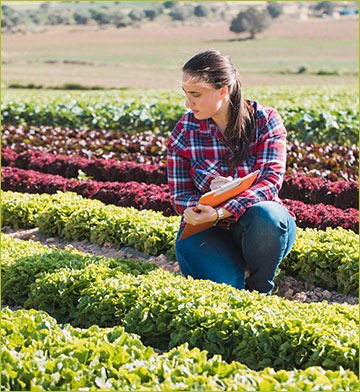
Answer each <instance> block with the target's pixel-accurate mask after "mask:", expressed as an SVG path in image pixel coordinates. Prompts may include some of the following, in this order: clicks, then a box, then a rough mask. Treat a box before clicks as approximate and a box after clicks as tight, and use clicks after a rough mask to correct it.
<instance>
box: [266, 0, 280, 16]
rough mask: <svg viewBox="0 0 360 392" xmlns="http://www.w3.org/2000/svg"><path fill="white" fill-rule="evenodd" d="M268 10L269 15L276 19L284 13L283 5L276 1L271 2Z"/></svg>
mask: <svg viewBox="0 0 360 392" xmlns="http://www.w3.org/2000/svg"><path fill="white" fill-rule="evenodd" d="M266 10H267V12H268V13H269V15H270V16H271V17H272V18H273V19H275V18H278V17H279V16H280V15H281V14H282V13H283V6H282V5H281V4H279V3H276V2H269V3H268V5H267V7H266Z"/></svg>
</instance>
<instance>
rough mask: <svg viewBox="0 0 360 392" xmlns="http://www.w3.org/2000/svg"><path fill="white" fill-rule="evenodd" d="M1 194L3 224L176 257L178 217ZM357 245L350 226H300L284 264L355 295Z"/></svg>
mask: <svg viewBox="0 0 360 392" xmlns="http://www.w3.org/2000/svg"><path fill="white" fill-rule="evenodd" d="M1 196H2V222H3V225H4V226H7V225H8V226H11V227H20V228H21V227H23V228H34V227H38V228H39V230H40V232H41V233H44V234H46V235H47V236H58V237H61V238H64V239H70V240H88V241H90V242H92V243H96V244H99V245H104V244H112V245H113V246H115V247H118V248H119V247H133V248H135V249H136V250H139V251H141V252H144V253H146V254H149V255H155V256H157V255H161V254H165V255H167V256H168V257H169V258H170V259H173V260H175V254H174V243H175V238H176V234H177V230H178V226H179V222H180V217H177V216H171V217H165V216H164V215H163V214H162V213H160V212H154V211H150V210H142V211H139V210H137V209H135V208H132V207H127V208H123V207H117V206H114V205H105V204H103V203H102V202H100V201H98V200H91V199H84V198H82V197H81V196H79V195H77V194H75V193H71V192H66V193H62V192H58V193H56V194H54V195H49V194H28V193H14V192H11V191H8V192H2V194H1ZM357 245H358V235H357V234H356V233H354V232H353V231H352V230H346V229H343V228H340V227H338V228H336V229H331V228H328V229H326V230H316V229H311V228H307V229H301V228H298V233H297V240H296V243H295V245H294V247H293V249H292V251H291V252H290V254H289V255H288V256H287V257H286V259H285V260H284V261H283V263H282V267H281V268H282V269H283V270H284V271H287V272H288V273H290V274H291V275H294V276H297V277H299V278H300V279H303V280H305V281H307V282H308V283H312V284H315V285H318V286H321V287H323V288H326V289H328V290H337V291H338V292H342V293H345V294H348V293H350V294H353V295H357V291H358V286H359V266H358V258H359V252H358V246H357ZM6 287H7V286H6ZM4 289H5V288H4ZM9 289H11V288H10V287H9ZM20 292H22V291H21V290H20ZM20 295H21V294H20Z"/></svg>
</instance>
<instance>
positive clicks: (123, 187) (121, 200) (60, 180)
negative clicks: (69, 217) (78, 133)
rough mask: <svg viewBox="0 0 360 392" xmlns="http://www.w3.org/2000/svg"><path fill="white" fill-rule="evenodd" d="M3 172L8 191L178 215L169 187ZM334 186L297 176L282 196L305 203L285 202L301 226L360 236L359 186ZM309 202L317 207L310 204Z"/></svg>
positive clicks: (11, 171)
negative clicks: (59, 195) (72, 194)
mask: <svg viewBox="0 0 360 392" xmlns="http://www.w3.org/2000/svg"><path fill="white" fill-rule="evenodd" d="M1 172H2V181H1V186H2V189H3V190H4V191H14V192H26V193H31V194H33V193H39V194H44V193H45V194H54V193H56V192H57V191H62V192H75V193H77V194H79V195H81V196H83V197H85V198H89V199H96V200H100V201H101V202H103V203H105V204H112V205H116V206H121V207H134V208H137V209H138V210H153V211H158V212H162V213H163V214H164V215H165V216H174V215H176V214H175V212H174V209H173V207H172V205H171V201H170V193H169V189H168V186H167V185H166V184H163V185H155V184H145V183H143V182H141V183H140V182H136V181H130V182H101V181H94V180H76V179H66V178H64V177H62V176H58V175H52V174H45V173H40V172H37V171H33V170H23V169H17V168H13V167H2V170H1ZM331 184H334V185H335V186H334V187H329V188H327V187H326V186H325V187H323V188H321V187H320V186H319V184H318V183H317V182H316V181H315V180H312V181H311V183H310V184H307V178H306V177H305V179H303V178H301V177H300V178H299V177H298V176H295V178H289V179H288V186H285V187H284V190H283V191H281V194H280V196H281V197H284V196H288V197H291V198H299V199H301V200H305V202H304V201H301V200H293V199H286V198H283V199H282V202H283V204H284V205H285V206H286V207H287V208H289V210H291V211H292V212H293V213H294V215H295V216H296V220H297V226H298V227H301V228H306V227H311V228H317V229H325V228H327V227H333V228H335V227H342V228H344V229H349V230H353V231H354V232H356V233H358V232H359V227H358V226H359V225H358V222H359V216H358V215H359V213H358V210H357V209H356V208H352V207H349V206H353V205H354V206H355V205H357V200H358V193H357V189H358V188H357V183H355V182H352V183H348V182H346V181H341V182H336V183H331ZM307 185H308V186H307ZM342 186H343V187H342ZM332 190H333V192H332ZM298 195H299V196H298ZM322 196H324V200H325V202H328V203H330V202H331V203H334V204H335V205H340V206H342V205H344V206H345V207H347V208H345V209H342V208H338V207H335V206H334V205H331V204H324V203H318V201H319V200H321V197H322ZM309 202H314V203H316V204H308V203H309Z"/></svg>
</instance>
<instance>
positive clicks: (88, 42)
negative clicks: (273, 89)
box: [2, 19, 358, 88]
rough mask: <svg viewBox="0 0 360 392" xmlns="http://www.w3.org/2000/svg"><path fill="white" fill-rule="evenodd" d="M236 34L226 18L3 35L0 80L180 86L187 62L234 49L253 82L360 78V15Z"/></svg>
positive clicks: (296, 82) (247, 79)
mask: <svg viewBox="0 0 360 392" xmlns="http://www.w3.org/2000/svg"><path fill="white" fill-rule="evenodd" d="M237 38H238V37H237V36H236V35H235V34H234V33H231V32H230V31H229V26H228V24H216V25H210V24H203V25H200V26H197V25H191V26H182V25H180V24H179V25H167V26H160V25H156V24H154V23H153V24H148V25H144V26H142V27H141V28H126V29H115V28H108V29H103V30H100V29H98V28H96V27H86V28H85V27H82V28H80V27H74V26H71V27H70V26H63V27H53V28H49V29H48V30H47V31H44V32H38V33H27V34H12V35H5V34H4V35H3V36H2V61H3V64H2V85H3V86H8V85H9V84H11V83H22V84H28V83H34V84H42V85H45V86H59V85H62V84H64V83H69V82H73V83H81V84H83V85H88V86H91V85H101V86H105V87H114V88H119V87H128V88H171V87H177V86H179V82H180V77H181V71H180V70H181V67H182V64H183V63H184V62H185V61H186V60H187V59H188V58H189V57H191V56H192V55H193V54H194V53H196V52H198V51H202V50H207V49H218V50H220V51H221V52H223V53H226V54H229V55H230V56H231V58H232V59H233V62H234V64H235V66H236V67H237V68H238V69H239V71H240V73H241V74H242V75H243V81H244V84H245V85H248V86H256V85H278V84H294V85H299V84H309V83H311V84H324V83H342V84H344V83H357V81H358V20H357V19H348V20H330V19H313V20H309V21H297V20H287V21H286V20H280V21H278V22H274V23H273V25H272V26H271V28H270V29H269V30H267V31H265V32H264V33H261V34H259V35H258V37H257V38H256V39H255V40H246V39H243V40H238V39H237ZM241 38H245V37H244V36H241ZM300 67H303V68H305V69H306V72H304V73H298V70H299V69H300ZM318 73H322V75H318ZM329 74H330V75H329Z"/></svg>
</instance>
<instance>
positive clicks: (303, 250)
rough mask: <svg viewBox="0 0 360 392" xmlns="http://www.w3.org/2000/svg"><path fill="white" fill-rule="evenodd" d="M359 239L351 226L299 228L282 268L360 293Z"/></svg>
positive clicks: (318, 282)
mask: <svg viewBox="0 0 360 392" xmlns="http://www.w3.org/2000/svg"><path fill="white" fill-rule="evenodd" d="M358 241H359V236H358V235H357V234H355V233H354V232H353V231H351V230H342V229H339V228H336V229H330V228H327V229H326V231H322V230H316V229H305V230H298V233H297V238H296V242H295V244H294V247H293V248H292V250H291V252H290V253H289V255H288V256H287V257H286V258H285V260H284V261H283V262H282V264H281V268H283V269H285V270H287V271H289V272H290V273H292V274H294V275H296V276H297V277H299V278H300V279H302V280H304V281H306V282H309V283H312V284H315V285H319V286H321V287H326V288H328V289H330V290H337V291H339V292H342V293H345V294H349V293H350V294H353V295H358V289H359V265H358V263H359V247H358V246H356V244H357V243H358Z"/></svg>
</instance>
